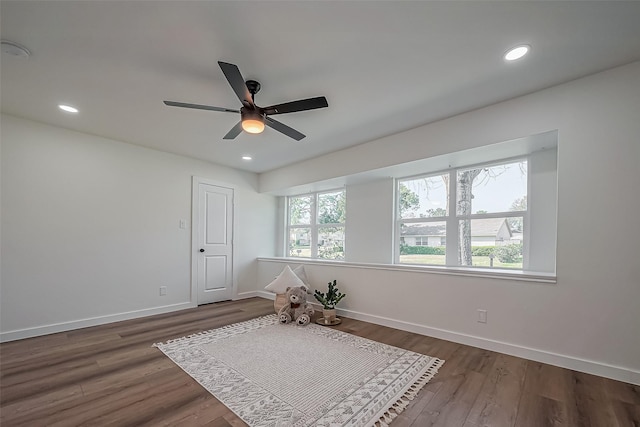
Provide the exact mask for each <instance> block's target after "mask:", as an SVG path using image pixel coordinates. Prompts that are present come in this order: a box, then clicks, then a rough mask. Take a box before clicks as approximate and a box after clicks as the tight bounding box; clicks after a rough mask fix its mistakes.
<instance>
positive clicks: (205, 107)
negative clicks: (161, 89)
mask: <svg viewBox="0 0 640 427" xmlns="http://www.w3.org/2000/svg"><path fill="white" fill-rule="evenodd" d="M164 104H165V105H168V106H170V107H184V108H195V109H196V110H211V111H222V112H227V113H239V112H240V110H233V109H231V108H222V107H213V106H211V105H199V104H187V103H184V102H175V101H164Z"/></svg>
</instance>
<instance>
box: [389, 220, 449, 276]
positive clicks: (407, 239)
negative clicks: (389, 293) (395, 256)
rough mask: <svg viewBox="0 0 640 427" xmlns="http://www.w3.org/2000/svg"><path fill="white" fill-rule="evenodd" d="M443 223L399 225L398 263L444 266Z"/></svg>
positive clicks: (444, 223)
mask: <svg viewBox="0 0 640 427" xmlns="http://www.w3.org/2000/svg"><path fill="white" fill-rule="evenodd" d="M446 228H447V224H446V222H444V221H433V222H420V223H408V224H400V248H399V249H400V257H399V258H400V263H402V264H431V265H445V264H446V259H445V243H446V237H447V236H446Z"/></svg>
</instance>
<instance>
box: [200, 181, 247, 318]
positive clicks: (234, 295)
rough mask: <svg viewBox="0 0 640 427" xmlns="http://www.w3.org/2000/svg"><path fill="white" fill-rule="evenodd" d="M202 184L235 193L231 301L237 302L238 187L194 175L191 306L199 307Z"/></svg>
mask: <svg viewBox="0 0 640 427" xmlns="http://www.w3.org/2000/svg"><path fill="white" fill-rule="evenodd" d="M200 184H208V185H215V186H216V187H223V188H229V189H231V190H232V191H233V208H232V209H231V212H232V213H231V218H230V219H229V220H230V221H231V233H232V234H233V235H232V236H231V258H232V259H231V271H230V272H229V274H231V289H232V290H231V299H232V300H235V299H237V296H238V283H237V281H236V274H235V270H236V256H237V253H236V252H237V251H236V245H235V236H236V233H237V230H236V215H237V214H236V208H235V200H236V187H235V186H234V185H231V184H228V183H226V182H221V181H216V180H213V179H209V178H203V177H200V176H195V175H193V176H192V177H191V305H192V306H193V307H197V306H198V253H199V250H200V245H199V244H198V229H199V226H200V216H199V211H200V210H199V208H200Z"/></svg>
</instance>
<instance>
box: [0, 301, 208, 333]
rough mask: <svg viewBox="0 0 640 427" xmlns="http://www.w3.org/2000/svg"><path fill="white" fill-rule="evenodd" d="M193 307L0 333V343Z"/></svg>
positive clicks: (157, 309)
mask: <svg viewBox="0 0 640 427" xmlns="http://www.w3.org/2000/svg"><path fill="white" fill-rule="evenodd" d="M193 307H196V305H195V304H193V303H191V302H184V303H178V304H171V305H165V306H161V307H154V308H148V309H144V310H135V311H128V312H125V313H118V314H110V315H107V316H98V317H91V318H88V319H81V320H74V321H71V322H62V323H54V324H51V325H45V326H38V327H35V328H26V329H18V330H15V331H9V332H2V333H0V342H8V341H15V340H21V339H24V338H32V337H38V336H41V335H48V334H55V333H58V332H66V331H71V330H74V329H80V328H87V327H90V326H98V325H104V324H106V323H113V322H120V321H122V320H131V319H137V318H140V317H147V316H153V315H155V314H164V313H170V312H172V311H178V310H184V309H187V308H193Z"/></svg>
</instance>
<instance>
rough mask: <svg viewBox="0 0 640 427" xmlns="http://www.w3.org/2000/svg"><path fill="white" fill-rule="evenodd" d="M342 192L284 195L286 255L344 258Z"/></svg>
mask: <svg viewBox="0 0 640 427" xmlns="http://www.w3.org/2000/svg"><path fill="white" fill-rule="evenodd" d="M345 199H346V196H345V191H344V190H336V191H328V192H322V193H313V194H305V195H300V196H291V197H288V198H287V212H288V215H287V235H288V239H287V241H288V247H287V256H290V257H303V258H320V259H331V260H344V230H345V226H344V224H345V212H346V211H345Z"/></svg>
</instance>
